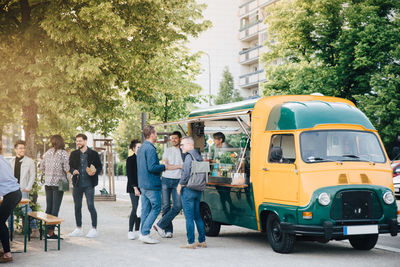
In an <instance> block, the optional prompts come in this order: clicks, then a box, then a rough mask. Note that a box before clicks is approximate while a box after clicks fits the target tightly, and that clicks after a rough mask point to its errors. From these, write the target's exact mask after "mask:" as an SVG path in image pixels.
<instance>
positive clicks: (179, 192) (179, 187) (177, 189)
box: [176, 184, 182, 195]
mask: <svg viewBox="0 0 400 267" xmlns="http://www.w3.org/2000/svg"><path fill="white" fill-rule="evenodd" d="M181 190H182V185H181V184H178V187H177V188H176V193H178V195H181Z"/></svg>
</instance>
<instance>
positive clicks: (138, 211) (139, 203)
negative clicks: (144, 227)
mask: <svg viewBox="0 0 400 267" xmlns="http://www.w3.org/2000/svg"><path fill="white" fill-rule="evenodd" d="M136 216H137V217H138V218H140V217H142V196H139V200H138V205H137V208H136Z"/></svg>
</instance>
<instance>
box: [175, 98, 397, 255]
mask: <svg viewBox="0 0 400 267" xmlns="http://www.w3.org/2000/svg"><path fill="white" fill-rule="evenodd" d="M168 124H187V132H186V134H187V135H190V136H192V137H193V138H194V141H195V148H196V149H198V150H199V151H200V152H201V153H202V155H203V158H204V159H205V160H207V161H209V162H210V173H209V177H208V182H207V188H206V190H205V191H204V192H203V195H202V200H201V204H200V210H201V216H202V218H203V221H204V223H205V230H206V235H208V236H217V235H218V234H219V231H220V228H221V225H237V226H241V227H245V228H249V229H254V230H258V231H261V232H265V233H266V236H267V239H268V242H269V244H270V245H271V247H272V249H273V250H274V251H276V252H279V253H289V252H291V251H292V250H293V248H294V244H295V241H296V239H300V240H312V241H320V242H328V241H329V240H344V239H348V240H349V241H350V244H351V245H352V246H353V248H355V249H359V250H370V249H372V248H373V247H374V246H375V244H376V242H377V239H378V235H379V234H384V233H390V234H391V235H392V236H396V235H397V233H398V232H399V222H398V220H399V219H398V218H399V216H400V214H399V212H398V210H397V205H396V200H395V197H394V194H393V179H392V169H391V167H390V161H389V160H388V157H387V154H386V152H385V149H384V147H383V144H382V141H381V139H380V137H379V135H378V132H377V131H376V130H375V128H374V126H373V125H372V124H371V122H370V121H369V120H368V118H367V117H366V116H365V115H364V114H363V113H362V112H361V111H360V110H359V109H357V108H356V107H355V105H354V104H353V103H352V102H351V101H348V100H346V99H342V98H336V97H327V96H315V95H292V96H271V97H264V98H258V99H251V100H246V101H241V102H236V103H231V104H225V105H218V106H211V107H209V108H205V109H200V110H196V111H193V112H192V113H190V115H189V116H188V118H186V119H184V120H181V121H178V122H171V123H168ZM182 129H183V128H182ZM215 132H223V133H224V134H225V135H226V136H227V137H231V138H230V139H229V140H233V141H235V144H231V147H230V148H226V149H225V151H224V149H221V150H222V151H217V150H216V149H214V150H213V146H212V145H211V143H212V142H211V140H212V134H213V133H215ZM210 137H211V138H210ZM210 139H211V140H210ZM227 139H228V138H227ZM229 140H228V141H229ZM228 141H227V142H228ZM231 142H232V141H231Z"/></svg>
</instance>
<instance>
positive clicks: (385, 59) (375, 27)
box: [263, 0, 400, 144]
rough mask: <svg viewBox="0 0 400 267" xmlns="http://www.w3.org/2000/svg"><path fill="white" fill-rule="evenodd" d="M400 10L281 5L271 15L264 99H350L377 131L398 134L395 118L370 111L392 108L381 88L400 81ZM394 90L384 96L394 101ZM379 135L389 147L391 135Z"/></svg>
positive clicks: (325, 2)
mask: <svg viewBox="0 0 400 267" xmlns="http://www.w3.org/2000/svg"><path fill="white" fill-rule="evenodd" d="M399 9H400V2H399V1H389V0H380V1H373V0H363V1H344V0H333V1H332V0H321V1H316V0H295V1H289V0H282V1H279V2H278V3H277V4H276V5H274V6H272V7H270V8H269V9H268V10H267V12H268V13H269V16H268V17H267V19H266V23H267V24H268V25H269V32H268V33H269V40H268V43H267V46H268V47H269V48H270V51H269V52H268V53H266V54H265V55H264V56H263V60H264V62H265V65H266V66H265V70H266V78H267V82H266V83H265V85H264V87H263V93H264V95H273V94H309V93H313V92H320V93H323V94H325V95H331V96H338V97H343V98H347V99H349V100H352V101H355V102H356V103H357V105H358V107H359V108H360V109H362V110H363V111H365V112H366V113H367V114H368V115H369V116H370V118H371V119H372V122H373V123H374V125H375V127H376V128H377V129H378V130H382V129H386V128H387V127H391V129H399V126H400V125H396V122H395V117H390V118H386V115H385V116H382V114H381V115H380V112H376V109H375V110H374V111H372V110H373V109H374V108H376V107H377V105H382V104H385V103H388V102H386V101H385V100H384V98H385V96H384V95H382V93H384V91H383V90H382V86H383V84H382V83H386V82H384V81H387V80H390V81H391V82H392V83H393V82H394V79H397V77H398V73H399V71H398V68H399V67H400V66H399V63H398V62H399V59H400V58H399V54H398V53H396V51H398V49H399V43H400V34H399V30H400V27H399V26H400V25H399V16H398V14H399ZM276 62H278V63H279V64H276ZM274 63H275V64H274ZM392 74H393V75H394V76H393V75H392ZM386 85H388V84H386ZM386 85H385V86H386ZM395 88H396V86H395V85H392V86H389V87H386V88H385V90H393V91H391V92H392V93H390V94H388V92H386V93H385V94H386V95H394V94H395V91H396V90H397V91H398V89H395ZM397 88H398V87H397ZM386 100H387V99H386ZM378 103H379V104H378ZM391 106H392V107H395V108H396V109H397V108H398V106H397V107H396V104H395V105H393V104H391ZM393 112H394V113H390V114H395V113H398V109H397V110H396V111H393ZM387 115H388V113H387ZM389 121H392V122H391V123H390V124H391V125H392V126H389ZM381 134H382V136H383V139H384V141H385V144H388V140H389V139H391V138H392V136H393V134H390V133H389V131H383V132H381ZM394 134H396V133H394Z"/></svg>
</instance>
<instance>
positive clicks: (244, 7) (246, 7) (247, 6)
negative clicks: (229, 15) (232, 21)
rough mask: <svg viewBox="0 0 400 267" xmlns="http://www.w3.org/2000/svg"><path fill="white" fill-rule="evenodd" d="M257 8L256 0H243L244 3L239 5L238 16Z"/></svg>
mask: <svg viewBox="0 0 400 267" xmlns="http://www.w3.org/2000/svg"><path fill="white" fill-rule="evenodd" d="M257 8H258V1H257V0H247V1H246V0H244V3H243V4H241V5H240V6H239V17H242V16H244V15H246V14H248V13H250V12H251V11H253V10H255V9H257Z"/></svg>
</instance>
